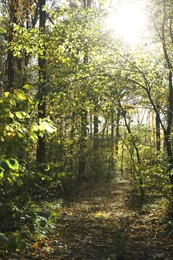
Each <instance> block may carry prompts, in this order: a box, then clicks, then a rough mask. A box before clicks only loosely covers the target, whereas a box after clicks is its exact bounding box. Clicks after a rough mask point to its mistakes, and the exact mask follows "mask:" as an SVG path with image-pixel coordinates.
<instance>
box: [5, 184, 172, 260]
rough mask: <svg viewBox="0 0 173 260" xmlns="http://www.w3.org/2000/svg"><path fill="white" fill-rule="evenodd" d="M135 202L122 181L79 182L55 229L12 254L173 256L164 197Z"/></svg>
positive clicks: (131, 259)
mask: <svg viewBox="0 0 173 260" xmlns="http://www.w3.org/2000/svg"><path fill="white" fill-rule="evenodd" d="M137 206H139V205H138V201H137V200H136V201H133V198H132V196H131V191H130V188H129V183H128V181H126V180H118V181H116V182H114V183H105V184H96V185H94V187H91V186H89V185H86V186H83V189H82V190H81V192H80V193H79V194H78V195H76V196H75V197H74V198H72V199H71V200H70V202H69V201H68V202H65V203H64V205H63V207H62V209H61V212H60V218H59V219H58V220H57V223H56V227H55V229H54V232H53V234H51V235H50V236H49V237H46V238H44V239H43V238H42V239H40V240H38V241H37V242H35V243H34V244H33V250H32V252H31V251H30V250H28V251H27V250H26V251H25V252H24V253H23V255H21V254H20V256H17V255H15V258H10V259H57V260H58V259H81V260H84V259H86V260H92V259H93V260H94V259H98V260H101V259H102V260H104V259H112V260H116V259H119V260H120V259H124V260H128V259H129V260H139V259H141V260H145V259H146V260H150V259H151V260H152V259H164V260H171V259H173V222H172V221H171V220H170V221H168V219H167V217H166V214H165V211H164V204H163V201H162V200H159V199H158V198H157V199H154V200H153V201H152V203H147V202H146V204H144V205H143V206H142V207H137Z"/></svg>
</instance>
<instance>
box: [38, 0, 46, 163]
mask: <svg viewBox="0 0 173 260" xmlns="http://www.w3.org/2000/svg"><path fill="white" fill-rule="evenodd" d="M45 3H46V0H40V2H39V7H40V21H39V29H40V32H41V33H44V32H45V24H46V13H45V11H43V7H44V5H45ZM38 65H39V85H38V99H39V100H38V120H39V119H43V118H45V116H46V100H45V98H46V59H45V51H44V53H43V56H40V57H39V59H38ZM37 162H39V163H41V162H45V136H44V135H43V136H38V143H37Z"/></svg>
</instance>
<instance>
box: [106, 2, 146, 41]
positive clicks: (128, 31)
mask: <svg viewBox="0 0 173 260" xmlns="http://www.w3.org/2000/svg"><path fill="white" fill-rule="evenodd" d="M107 26H108V28H109V29H110V30H111V31H112V33H113V34H114V35H115V36H116V37H117V36H120V37H121V38H122V39H123V41H125V42H126V43H128V44H137V43H138V41H139V40H140V37H141V36H142V35H143V33H144V31H145V27H146V14H145V12H144V10H143V9H142V8H141V7H140V6H138V5H137V4H132V3H126V4H122V5H121V6H120V7H119V8H117V10H116V11H115V12H114V13H113V12H112V13H111V14H110V16H109V19H108V21H107Z"/></svg>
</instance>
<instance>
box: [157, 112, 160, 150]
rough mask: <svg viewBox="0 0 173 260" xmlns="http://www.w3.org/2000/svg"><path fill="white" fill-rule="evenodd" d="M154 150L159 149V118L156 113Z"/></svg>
mask: <svg viewBox="0 0 173 260" xmlns="http://www.w3.org/2000/svg"><path fill="white" fill-rule="evenodd" d="M156 150H157V151H158V152H159V151H160V120H159V117H158V115H157V114H156Z"/></svg>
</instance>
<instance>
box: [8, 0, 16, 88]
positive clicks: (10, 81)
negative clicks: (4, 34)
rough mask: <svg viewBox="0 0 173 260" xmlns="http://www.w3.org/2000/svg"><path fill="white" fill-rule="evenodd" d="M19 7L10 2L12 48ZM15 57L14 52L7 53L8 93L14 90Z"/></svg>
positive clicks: (9, 40) (12, 0) (9, 32)
mask: <svg viewBox="0 0 173 260" xmlns="http://www.w3.org/2000/svg"><path fill="white" fill-rule="evenodd" d="M17 7H18V1H16V0H10V1H9V2H8V9H9V16H10V25H9V28H8V45H9V46H10V44H11V42H12V41H13V23H17ZM14 74H15V70H14V55H13V51H11V50H10V49H8V51H7V86H6V90H7V91H13V88H14Z"/></svg>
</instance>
